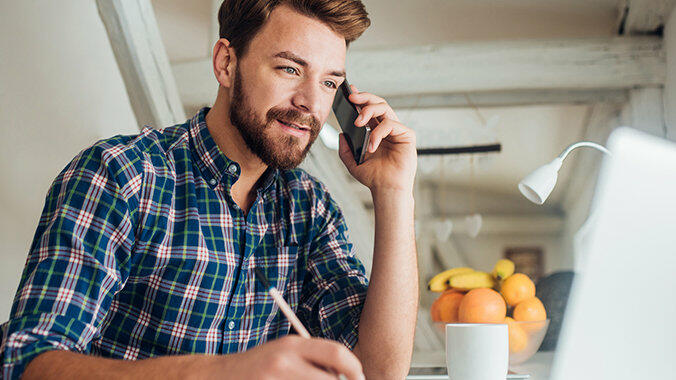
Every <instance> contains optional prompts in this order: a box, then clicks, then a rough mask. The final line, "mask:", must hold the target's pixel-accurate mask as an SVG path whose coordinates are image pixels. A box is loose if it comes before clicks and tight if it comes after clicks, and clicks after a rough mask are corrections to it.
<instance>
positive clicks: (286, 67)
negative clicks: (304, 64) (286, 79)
mask: <svg viewBox="0 0 676 380" xmlns="http://www.w3.org/2000/svg"><path fill="white" fill-rule="evenodd" d="M280 69H282V70H283V71H284V72H286V73H289V74H297V71H296V69H294V68H293V67H289V66H284V67H280Z"/></svg>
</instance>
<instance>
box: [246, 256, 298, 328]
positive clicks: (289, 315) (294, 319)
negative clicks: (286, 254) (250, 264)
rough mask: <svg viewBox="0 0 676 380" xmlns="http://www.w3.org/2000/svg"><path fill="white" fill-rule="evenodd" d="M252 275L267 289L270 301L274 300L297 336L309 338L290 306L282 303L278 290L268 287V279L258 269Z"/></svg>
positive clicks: (282, 299) (282, 298) (284, 302)
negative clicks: (270, 297)
mask: <svg viewBox="0 0 676 380" xmlns="http://www.w3.org/2000/svg"><path fill="white" fill-rule="evenodd" d="M254 273H255V274H256V277H258V280H259V281H260V282H262V283H263V285H265V287H266V288H268V293H270V296H272V299H273V300H275V302H276V303H277V306H279V308H280V309H281V310H282V313H284V315H285V316H286V318H287V319H288V320H289V322H291V325H292V326H293V328H294V329H295V330H296V331H297V332H298V335H300V336H302V337H303V338H311V336H310V333H309V332H307V330H306V329H305V326H303V324H302V323H301V322H300V319H298V317H296V314H294V312H293V310H291V306H289V304H288V303H286V301H284V297H282V294H281V293H280V292H279V290H277V288H275V287H274V286H272V285H270V283H269V282H268V279H267V278H265V275H264V274H263V272H262V271H261V270H260V268H254Z"/></svg>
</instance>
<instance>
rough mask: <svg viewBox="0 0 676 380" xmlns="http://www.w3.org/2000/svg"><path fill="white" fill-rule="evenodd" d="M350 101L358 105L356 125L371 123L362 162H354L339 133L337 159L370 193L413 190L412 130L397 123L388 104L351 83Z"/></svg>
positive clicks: (395, 116)
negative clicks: (367, 144) (359, 107)
mask: <svg viewBox="0 0 676 380" xmlns="http://www.w3.org/2000/svg"><path fill="white" fill-rule="evenodd" d="M350 88H351V89H352V94H351V95H350V98H349V99H350V101H351V102H352V103H354V104H357V105H359V106H361V111H360V113H359V114H360V117H358V118H357V120H356V121H355V123H354V124H355V125H356V126H357V127H363V126H365V125H367V124H368V125H369V126H371V137H370V142H369V146H368V152H367V153H366V157H365V159H364V162H363V163H362V164H361V165H357V164H356V162H355V160H354V157H353V156H352V153H351V152H350V148H349V147H348V144H347V141H346V140H345V136H344V135H342V134H341V136H340V150H339V155H340V159H341V160H342V161H343V163H344V164H345V166H346V167H347V170H348V171H349V172H350V174H352V176H353V177H355V178H356V179H357V180H358V181H359V182H361V183H362V184H363V185H364V186H366V187H368V188H369V189H370V190H371V192H375V191H377V190H404V191H407V192H410V191H412V190H413V179H414V177H415V170H416V165H417V160H416V157H417V155H416V148H415V133H414V132H413V131H412V130H411V129H409V128H407V127H406V126H405V125H403V124H401V123H400V122H399V118H398V117H397V115H396V114H395V113H394V111H393V110H392V107H390V105H389V104H387V102H386V101H385V100H384V99H383V98H380V97H378V96H376V95H373V94H369V93H367V92H358V91H357V88H356V87H355V86H353V85H350Z"/></svg>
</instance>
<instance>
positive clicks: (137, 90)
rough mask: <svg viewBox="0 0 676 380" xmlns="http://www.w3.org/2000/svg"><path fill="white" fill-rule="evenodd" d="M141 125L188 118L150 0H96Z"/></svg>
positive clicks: (153, 124) (167, 124) (155, 124)
mask: <svg viewBox="0 0 676 380" xmlns="http://www.w3.org/2000/svg"><path fill="white" fill-rule="evenodd" d="M96 4H97V6H98V9H99V15H100V16H101V20H102V21H103V24H104V25H105V27H106V31H107V32H108V38H109V40H110V44H111V46H112V48H113V52H114V54H115V59H116V60H117V65H118V67H119V69H120V72H121V74H122V78H123V79H124V84H125V86H126V88H127V93H128V94H129V101H130V103H131V107H132V109H133V110H134V114H135V115H136V120H137V122H138V123H139V128H142V127H143V125H150V126H153V127H155V128H163V127H166V126H170V125H173V124H176V123H179V122H183V121H185V119H186V117H185V113H184V111H183V105H182V104H181V100H180V98H179V93H178V89H177V87H176V82H175V80H174V76H173V75H172V71H171V66H170V64H169V59H168V58H167V53H166V51H165V49H164V45H163V44H162V40H161V38H160V32H159V29H158V27H157V21H156V20H155V14H154V12H153V8H152V5H151V4H150V1H149V0H97V1H96Z"/></svg>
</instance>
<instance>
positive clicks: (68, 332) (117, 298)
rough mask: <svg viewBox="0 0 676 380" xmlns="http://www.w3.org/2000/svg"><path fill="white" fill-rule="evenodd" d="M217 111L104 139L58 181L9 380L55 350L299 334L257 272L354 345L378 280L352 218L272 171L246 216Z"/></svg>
mask: <svg viewBox="0 0 676 380" xmlns="http://www.w3.org/2000/svg"><path fill="white" fill-rule="evenodd" d="M207 111H208V108H205V109H202V110H201V111H200V112H199V113H198V114H197V115H196V116H195V117H193V118H192V119H191V120H189V121H187V122H186V123H185V124H182V125H176V126H172V127H169V128H165V129H164V130H153V129H150V128H144V129H143V131H142V132H141V133H140V134H139V135H136V136H115V137H113V138H110V139H107V140H103V141H100V142H98V143H96V144H94V145H93V146H92V147H90V148H88V149H86V150H84V151H82V152H81V153H80V154H79V155H78V156H76V157H75V158H74V159H73V161H71V163H70V164H69V165H68V166H67V167H66V168H65V169H64V170H63V171H62V172H61V173H60V174H59V175H58V176H57V178H56V179H55V181H54V183H53V185H52V187H51V188H50V190H49V192H48V194H47V198H46V202H45V207H44V210H43V212H42V216H41V218H40V222H39V225H38V228H37V231H36V233H35V238H34V240H33V243H32V245H31V248H30V251H29V254H28V258H27V261H26V266H25V268H24V272H23V274H22V277H21V282H20V284H19V287H18V290H17V293H16V296H15V298H14V303H13V306H12V311H11V314H10V320H9V321H8V322H7V324H6V325H5V326H4V328H3V330H4V334H3V339H2V345H1V346H0V352H1V354H2V374H3V377H4V378H7V379H9V378H19V376H20V375H21V374H22V373H23V371H24V369H25V366H26V365H27V364H28V362H29V361H30V360H31V359H33V358H34V357H35V356H36V355H38V354H40V353H42V352H45V351H47V350H54V349H62V350H72V351H77V352H81V353H88V354H92V355H97V356H103V357H111V358H120V359H129V360H135V359H144V358H149V357H153V356H159V355H176V354H187V353H208V354H228V353H235V352H241V351H245V350H247V349H249V348H252V347H254V346H257V345H260V344H262V343H264V342H266V341H269V340H272V339H275V338H277V337H281V336H284V335H287V334H289V332H290V324H289V322H288V321H287V320H286V318H285V317H284V315H283V314H282V313H281V312H280V311H279V309H278V307H277V306H276V305H275V304H274V302H273V301H272V299H271V298H270V297H269V296H268V294H267V292H266V289H265V288H264V286H263V285H262V284H261V283H259V282H258V281H256V279H255V277H254V273H253V268H255V267H259V268H261V269H262V270H263V272H264V273H265V275H266V276H267V277H268V279H269V280H270V282H271V283H272V284H273V285H274V286H276V287H277V288H278V289H279V290H280V292H282V294H284V297H285V299H286V300H287V302H288V303H289V304H290V305H291V307H292V308H293V309H294V311H296V313H297V314H298V317H299V318H300V319H301V321H302V322H303V323H304V324H305V326H306V327H307V328H308V330H309V331H310V333H311V334H312V335H314V336H319V337H325V338H328V339H333V340H337V341H340V342H342V343H343V344H345V345H346V346H348V347H350V348H351V347H353V346H354V344H355V343H356V341H357V332H358V324H359V317H360V314H361V309H362V306H363V302H364V299H365V297H366V289H367V285H368V280H367V278H366V275H365V271H364V266H363V265H362V263H361V262H360V261H359V259H357V258H356V257H355V256H354V252H353V251H352V244H351V243H350V242H349V241H348V236H347V227H346V225H345V222H344V219H343V217H342V215H341V212H340V209H339V208H338V206H337V205H336V203H335V202H334V201H333V199H332V198H331V197H330V195H329V193H328V192H327V190H326V188H325V187H324V186H323V185H322V184H321V183H319V182H318V181H317V180H315V179H314V178H313V177H311V176H310V175H308V174H307V173H306V172H304V171H303V170H300V169H293V170H271V169H268V171H267V172H266V173H265V174H264V176H263V178H262V179H261V181H260V182H259V187H258V189H257V198H256V200H255V201H254V203H253V204H252V206H251V209H250V211H249V213H248V214H247V215H245V214H244V212H243V211H242V209H240V208H239V206H237V204H236V203H235V202H234V200H233V198H232V197H231V196H230V188H231V186H232V185H233V184H234V183H235V181H236V180H237V178H238V176H239V173H240V167H239V165H238V164H237V163H236V162H234V161H231V160H229V159H228V158H227V157H226V156H225V155H224V154H223V153H222V152H221V151H220V149H219V148H218V146H217V145H216V143H215V142H214V140H213V139H212V137H211V135H210V134H209V131H208V129H207V127H206V123H205V119H204V117H205V115H206V112H207Z"/></svg>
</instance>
